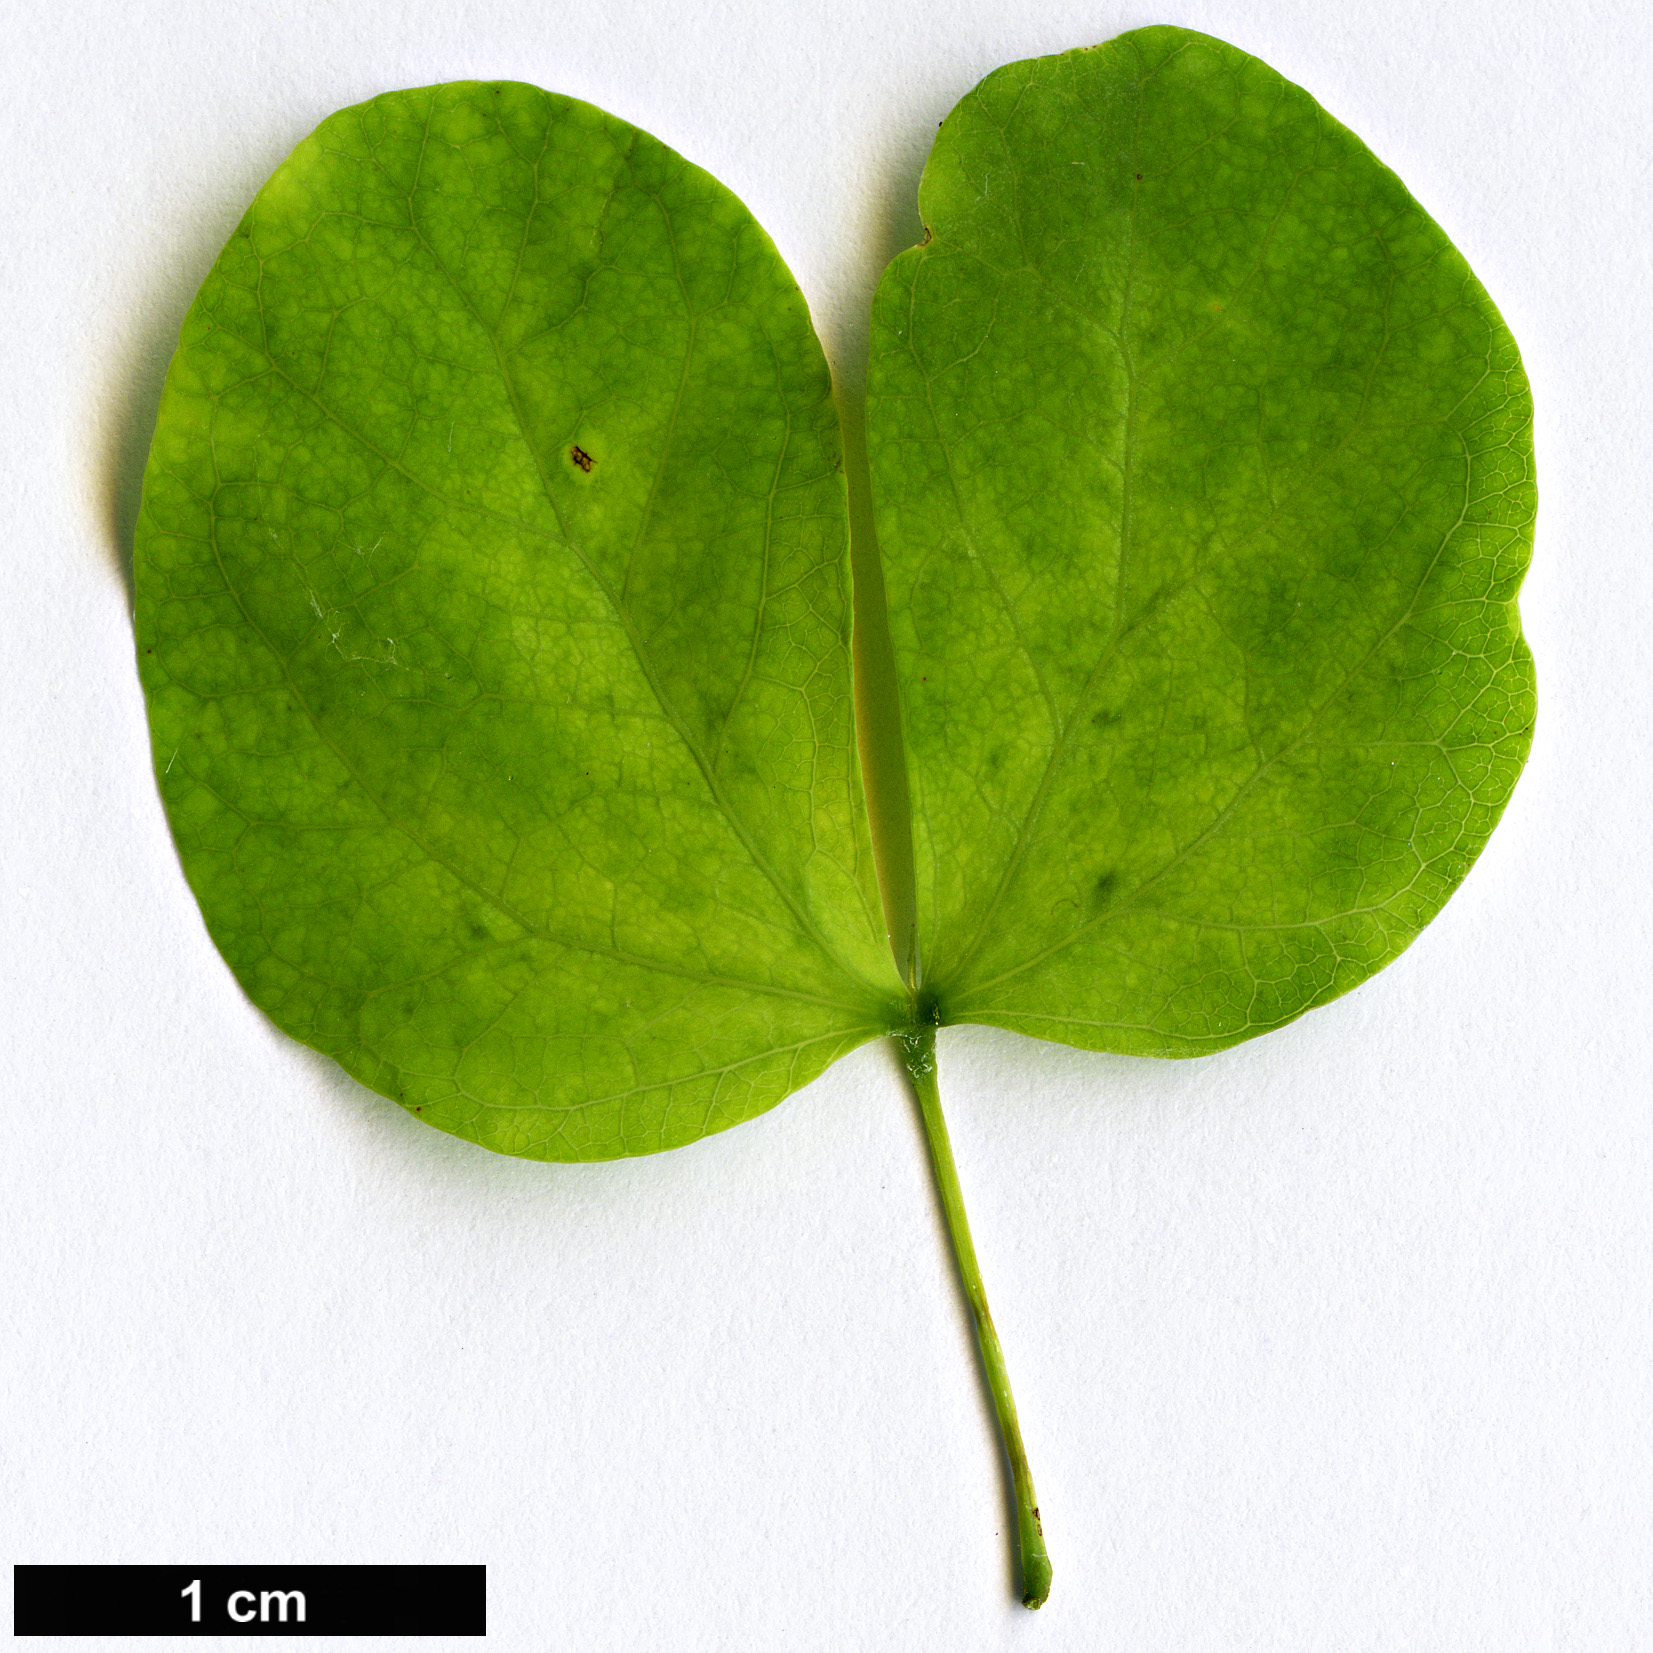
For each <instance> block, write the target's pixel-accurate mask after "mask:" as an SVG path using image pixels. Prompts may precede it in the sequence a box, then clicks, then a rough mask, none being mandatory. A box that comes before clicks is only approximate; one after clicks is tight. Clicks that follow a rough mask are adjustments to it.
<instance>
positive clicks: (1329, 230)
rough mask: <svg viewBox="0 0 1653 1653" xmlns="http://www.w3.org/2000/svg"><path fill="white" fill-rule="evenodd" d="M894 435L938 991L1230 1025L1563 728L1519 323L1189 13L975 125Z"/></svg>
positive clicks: (1301, 97) (1396, 920)
mask: <svg viewBox="0 0 1653 1653" xmlns="http://www.w3.org/2000/svg"><path fill="white" fill-rule="evenodd" d="M919 200H920V209H921V212H922V215H923V218H924V222H925V225H926V229H927V236H926V241H925V244H924V245H922V246H920V247H918V248H915V249H913V250H912V251H909V252H907V253H905V254H903V255H902V256H901V257H900V258H898V259H897V260H896V261H895V262H894V263H893V264H892V265H891V266H890V268H889V270H888V271H887V272H886V273H885V276H884V278H883V281H882V283H881V285H880V287H879V290H878V294H877V299H876V302H875V307H874V338H873V354H872V366H871V372H870V377H869V390H868V443H869V450H870V453H871V462H872V472H873V493H874V499H875V503H876V507H877V524H878V533H879V538H880V543H881V547H882V551H883V558H884V569H885V579H886V583H887V588H888V593H889V611H890V616H891V625H892V630H893V635H894V640H895V651H896V655H897V659H898V661H899V665H900V672H901V680H902V698H903V709H904V715H905V732H906V744H907V762H908V776H909V784H910V789H911V795H912V799H913V830H914V850H915V857H914V858H915V864H916V869H917V877H916V885H917V887H916V903H917V909H918V932H919V937H920V944H921V947H922V950H923V957H922V970H923V980H924V987H925V992H926V995H927V997H928V998H930V999H931V1000H932V1001H933V1002H934V1003H935V1005H936V1006H937V1009H938V1012H939V1019H940V1020H942V1021H944V1022H946V1021H979V1022H990V1023H996V1024H998V1025H1000V1026H1003V1027H1008V1028H1013V1029H1016V1030H1017V1031H1020V1032H1024V1033H1032V1034H1037V1035H1040V1036H1041V1037H1044V1038H1049V1039H1059V1040H1062V1041H1064V1042H1066V1043H1069V1044H1075V1045H1083V1046H1087V1047H1090V1048H1093V1049H1103V1050H1114V1051H1123V1052H1134V1053H1137V1054H1143V1055H1154V1056H1189V1055H1198V1054H1201V1053H1202V1052H1205V1051H1211V1050H1216V1049H1219V1048H1221V1047H1223V1046H1225V1045H1230V1044H1233V1043H1235V1042H1236V1041H1238V1040H1240V1039H1245V1038H1248V1037H1251V1036H1252V1035H1254V1034H1257V1033H1261V1032H1265V1031H1267V1030H1268V1029H1269V1028H1272V1027H1277V1026H1278V1025H1279V1024H1280V1023H1282V1022H1284V1021H1287V1020H1289V1019H1290V1018H1291V1017H1293V1016H1296V1015H1298V1014H1300V1013H1301V1012H1302V1011H1304V1010H1306V1009H1308V1008H1309V1007H1310V1006H1312V1005H1315V1004H1320V1003H1323V1002H1324V1001H1325V1000H1327V999H1330V998H1332V997H1334V996H1336V995H1337V994H1339V993H1342V992H1344V991H1346V990H1347V989H1349V988H1351V987H1353V986H1355V985H1356V984H1357V983H1359V982H1360V981H1362V980H1364V979H1365V978H1366V977H1367V976H1369V975H1370V974H1371V973H1372V972H1373V971H1374V970H1377V969H1378V968H1380V967H1381V966H1382V965H1384V964H1386V963H1387V962H1388V961H1389V960H1390V959H1392V958H1393V957H1394V956H1395V955H1396V954H1397V953H1398V952H1399V951H1400V950H1401V949H1402V948H1403V947H1404V946H1405V945H1406V944H1407V943H1408V942H1409V941H1410V940H1411V939H1412V938H1413V937H1414V936H1415V935H1416V934H1417V932H1418V931H1419V930H1420V929H1421V928H1422V927H1423V925H1425V924H1426V923H1427V922H1428V921H1429V920H1430V918H1432V917H1433V916H1434V914H1435V913H1436V911H1437V910H1438V909H1439V908H1440V906H1441V903H1442V902H1443V901H1444V900H1445V899H1446V897H1447V896H1448V895H1449V894H1450V893H1451V891H1452V890H1453V888H1454V887H1455V886H1456V885H1457V884H1458V882H1459V880H1460V879H1461V878H1462V877H1463V875H1464V873H1465V872H1466V871H1467V869H1468V867H1469V865H1470V863H1471V861H1473V859H1474V858H1475V856H1476V854H1477V853H1478V852H1479V850H1480V848H1481V846H1482V845H1483V843H1484V842H1485V841H1486V838H1487V835H1488V833H1490V831H1491V830H1492V827H1493V825H1494V824H1495V822H1496V821H1497V819H1498V816H1499V813H1500V811H1501V810H1502V809H1503V807H1504V804H1505V802H1506V800H1507V799H1508V797H1509V794H1510V790H1511V788H1512V787H1513V785H1514V783H1515V779H1516V776H1517V774H1518V773H1519V771H1520V768H1521V765H1522V762H1523V761H1524V759H1525V756H1526V752H1527V747H1528V743H1529V739H1530V733H1531V728H1532V720H1533V677H1532V667H1531V659H1530V656H1529V654H1528V653H1527V650H1526V647H1525V645H1524V643H1523V641H1522V639H1521V636H1520V630H1519V624H1518V619H1517V615H1516V608H1515V594H1516V588H1517V586H1518V585H1519V583H1520V580H1521V576H1522V574H1523V572H1524V571H1525V568H1526V564H1527V557H1528V553H1529V550H1530V545H1531V525H1532V519H1533V510H1534V495H1533V474H1532V450H1531V420H1532V413H1531V403H1530V399H1529V396H1528V392H1527V385H1526V380H1525V377H1524V375H1523V374H1522V371H1521V365H1520V359H1519V356H1518V354H1517V352H1516V348H1515V342H1514V340H1513V339H1512V338H1511V337H1510V335H1509V332H1508V330H1507V329H1506V328H1505V327H1504V325H1503V323H1502V321H1501V320H1500V319H1499V316H1498V314H1497V312H1496V310H1494V308H1493V306H1492V304H1491V302H1490V300H1489V299H1488V298H1487V295H1486V293H1485V292H1484V291H1483V290H1482V288H1481V286H1480V284H1479V283H1478V282H1477V281H1476V280H1475V278H1474V276H1473V275H1472V274H1471V273H1470V271H1469V269H1468V267H1467V265H1466V264H1465V263H1464V260H1463V259H1462V258H1461V257H1460V256H1459V254H1458V253H1457V252H1456V250H1455V249H1454V248H1453V246H1452V244H1451V243H1450V242H1449V241H1448V240H1447V238H1446V236H1445V235H1444V234H1443V233H1442V232H1441V230H1440V229H1439V228H1438V227H1437V226H1436V225H1435V224H1434V223H1433V222H1431V220H1430V219H1429V218H1428V216H1427V215H1426V214H1425V213H1424V212H1423V210H1422V209H1421V208H1420V207H1419V206H1418V204H1417V202H1415V201H1414V200H1413V199H1412V197H1411V196H1410V195H1409V194H1408V193H1407V191H1406V189H1405V187H1404V186H1403V185H1402V184H1401V182H1400V180H1399V179H1397V178H1396V177H1395V175H1394V174H1393V173H1392V172H1390V171H1389V170H1388V169H1387V168H1385V167H1384V166H1383V165H1382V164H1381V163H1380V162H1378V161H1377V160H1376V159H1375V158H1374V157H1373V156H1372V154H1371V153H1370V151H1369V150H1367V149H1366V148H1365V146H1364V145H1363V144H1362V143H1361V142H1360V141H1359V139H1358V138H1356V137H1355V136H1354V135H1353V134H1352V133H1350V132H1349V131H1348V130H1347V129H1346V128H1344V127H1342V126H1340V125H1339V124H1338V123H1337V122H1336V121H1335V120H1333V119H1332V118H1331V117H1330V116H1329V115H1327V114H1326V112H1325V111H1324V110H1323V109H1321V108H1320V107H1319V105H1318V104H1316V103H1315V101H1314V100H1313V99H1312V98H1311V97H1310V96H1309V95H1308V94H1307V93H1306V92H1304V91H1303V90H1301V88H1299V87H1296V86H1293V85H1292V84H1291V83H1290V82H1288V81H1286V80H1284V79H1282V78H1281V76H1280V75H1278V74H1277V73H1275V72H1274V71H1273V70H1272V69H1270V68H1268V67H1267V65H1265V64H1263V63H1260V62H1258V61H1257V59H1255V58H1251V57H1247V56H1246V55H1245V54H1244V53H1242V52H1239V51H1237V50H1235V49H1234V48H1233V47H1231V46H1227V45H1224V44H1223V43H1222V42H1220V41H1216V40H1212V39H1209V38H1207V37H1205V36H1202V35H1196V34H1190V33H1188V32H1187V31H1185V30H1180V29H1169V28H1155V29H1143V30H1139V31H1137V32H1136V33H1133V34H1128V35H1124V36H1122V37H1120V38H1119V39H1117V40H1115V41H1113V42H1111V43H1110V44H1108V45H1106V46H1102V47H1098V48H1095V49H1093V50H1087V51H1075V52H1069V53H1066V54H1064V55H1062V56H1060V57H1052V58H1044V59H1040V60H1037V61H1034V62H1027V63H1016V64H1012V65H1010V66H1008V67H1007V68H1004V69H1001V70H999V71H998V72H997V73H996V74H993V75H990V76H989V77H988V78H987V79H986V80H985V81H983V82H982V84H981V85H980V86H978V87H977V88H976V89H975V91H974V92H972V93H971V94H970V95H969V96H968V97H966V98H965V99H964V100H963V101H962V102H961V103H960V104H959V105H958V107H957V108H956V109H955V110H954V111H953V112H952V114H951V115H950V116H949V117H948V119H947V121H946V123H945V124H944V125H943V127H942V130H941V133H940V136H939V137H938V138H937V140H936V144H935V148H934V150H933V152H932V154H931V157H930V161H929V165H928V167H927V168H926V170H925V174H924V180H923V184H922V186H921V189H920V196H919Z"/></svg>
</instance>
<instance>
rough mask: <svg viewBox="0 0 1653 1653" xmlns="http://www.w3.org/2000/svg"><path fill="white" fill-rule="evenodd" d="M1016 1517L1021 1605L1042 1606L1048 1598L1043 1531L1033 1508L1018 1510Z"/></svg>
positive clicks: (1048, 1562)
mask: <svg viewBox="0 0 1653 1653" xmlns="http://www.w3.org/2000/svg"><path fill="white" fill-rule="evenodd" d="M1018 1502H1019V1501H1018ZM1016 1517H1017V1521H1016V1524H1017V1527H1018V1528H1019V1529H1020V1530H1019V1532H1018V1534H1017V1536H1018V1538H1019V1539H1020V1543H1021V1552H1022V1557H1021V1559H1022V1606H1024V1607H1033V1608H1039V1607H1043V1606H1044V1604H1045V1599H1046V1598H1047V1597H1048V1596H1049V1595H1050V1556H1049V1555H1048V1554H1046V1552H1045V1529H1044V1526H1043V1525H1042V1524H1041V1522H1040V1520H1039V1510H1038V1507H1037V1506H1036V1505H1035V1506H1032V1507H1030V1508H1028V1509H1025V1510H1024V1509H1020V1508H1019V1509H1018V1510H1017V1511H1016Z"/></svg>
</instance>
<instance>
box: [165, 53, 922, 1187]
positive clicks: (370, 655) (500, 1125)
mask: <svg viewBox="0 0 1653 1653" xmlns="http://www.w3.org/2000/svg"><path fill="white" fill-rule="evenodd" d="M839 465H840V461H839V443H838V433H837V420H836V416H835V413H834V410H833V405H832V400H831V386H830V382H829V379H828V374H827V369H826V364H825V361H824V359H823V358H822V355H821V352H820V347H819V345H818V344H817V342H816V339H815V336H814V334H813V332H812V331H811V328H810V325H809V319H808V313H807V311H806V308H805V305H804V302H803V299H802V297H801V296H800V294H799V293H798V290H797V287H796V285H795V284H794V283H793V281H792V279H791V277H790V276H789V274H788V273H787V271H786V268H785V266H784V265H783V264H782V263H781V260H780V257H779V255H778V254H777V253H776V251H775V249H774V247H773V245H772V244H771V243H770V241H769V239H768V238H767V236H765V235H764V233H763V231H762V230H761V229H760V228H759V227H758V226H757V224H756V223H755V222H754V221H753V219H752V218H751V216H750V214H748V213H747V211H746V210H745V208H744V207H742V206H741V204H740V203H739V202H738V201H736V200H735V198H734V197H733V196H732V195H730V194H729V192H728V191H727V190H726V189H724V188H723V187H722V186H721V185H719V184H718V183H717V182H716V181H715V180H713V179H711V178H709V177H708V176H707V175H706V174H705V173H704V172H701V171H699V170H698V169H696V168H695V167H693V166H690V165H689V164H688V163H687V162H685V161H684V160H683V159H682V158H681V157H679V156H677V155H675V154H674V153H672V151H670V150H669V149H667V148H665V147H664V146H663V145H661V144H659V143H657V142H656V141H655V140H654V139H652V138H650V137H648V136H647V135H646V134H644V133H641V132H639V131H637V130H636V129H635V128H634V127H630V126H628V125H626V124H625V123H624V122H622V121H618V120H615V119H614V118H613V117H611V116H608V115H604V114H602V113H601V112H599V111H598V110H595V109H592V108H590V107H589V106H587V105H584V104H580V103H576V102H574V101H572V100H570V99H567V98H559V97H554V96H551V95H549V94H547V93H544V92H541V91H538V90H536V89H534V88H532V87H527V86H520V85H509V84H506V85H475V84H461V85H453V86H442V87H434V88H428V89H425V90H422V91H412V92H401V93H393V94H389V95H387V96H384V97H380V98H376V99H374V100H373V101H372V102H371V103H367V104H363V105H361V106H359V107H357V108H353V109H346V110H344V111H342V112H341V113H339V114H337V115H335V116H333V117H332V118H331V119H330V120H328V121H326V122H325V123H323V125H322V126H321V127H320V128H318V130H317V131H316V132H315V133H314V134H313V135H312V136H311V137H310V138H308V139H307V140H306V141H305V142H304V143H302V144H301V145H300V146H299V147H298V149H297V150H296V151H295V152H294V153H293V155H292V156H291V158H290V159H289V160H288V161H287V162H286V163H285V164H284V165H283V166H282V167H281V168H280V170H279V171H278V172H277V173H276V174H275V175H274V177H272V178H271V179H270V181H269V183H268V184H267V185H265V187H264V189H263V190H262V191H261V192H260V193H259V196H258V198H257V200H256V201H255V202H254V203H253V205H252V207H251V209H250V210H249V211H248V213H247V215H246V217H245V219H244V220H243V222H242V223H241V225H240V227H239V228H238V229H237V231H236V232H235V235H234V236H233V237H232V239H231V240H230V243H229V245H228V246H227V247H226V248H225V249H224V252H223V255H222V256H221V257H220V258H219V260H218V263H217V265H216V266H215V267H214V269H213V271H212V274H211V275H210V276H209V277H208V279H207V282H206V284H205V286H204V287H203V288H202V289H201V293H200V295H199V297H198V298H197V299H196V301H195V304H194V306H193V308H192V309H191V310H190V313H189V316H188V319H187V320H186V322H185V324H184V329H183V337H182V342H181V344H180V347H179V351H178V354H177V357H176V359H175V360H174V362H173V365H172V368H171V371H170V373H169V375H168V379H167V385H166V391H165V396H164V400H163V403H162V407H161V413H160V420H159V427H158V430H157V432H156V437H155V443H154V448H153V451H152V454H151V458H150V463H149V469H148V472H147V475H146V479H145V492H144V504H143V513H142V522H141V526H140V530H139V537H138V546H137V555H136V574H137V585H138V613H137V627H138V636H139V645H140V659H141V661H142V664H143V672H144V681H145V685H146V687H147V689H148V692H149V697H150V710H151V720H152V726H153V733H154V743H155V755H156V763H157V768H158V769H159V771H160V773H161V785H162V789H163V792H164V794H165V798H166V803H167V808H168V810H169V811H170V813H171V817H172V822H173V828H174V832H175V834H176V837H177V841H178V846H179V850H180V853H181V855H182V858H183V862H184V866H185V869H186V871H187V873H188V876H189V879H190V882H191V884H192V886H193V888H194V890H195V893H196V895H197V896H198V898H199V899H200V902H201V907H202V910H203V912H204V913H205V915H206V919H207V923H208V925H209V927H210V929H211V931H212V935H213V938H214V940H215V941H216V942H217V943H218V946H219V947H220V949H221V950H222V951H223V953H224V955H225V957H226V958H227V959H228V960H229V962H230V964H231V966H232V968H233V969H234V970H235V972H236V975H237V976H238V977H239V978H240V980H241V982H242V984H243V985H244V987H245V988H246V990H247V992H248V993H249V994H250V995H251V997H252V998H253V999H254V1001H255V1002H256V1003H257V1004H259V1005H260V1006H261V1007H262V1008H263V1009H264V1010H265V1011H266V1012H267V1013H268V1014H269V1015H270V1016H271V1017H272V1018H273V1019H274V1020H275V1021H276V1022H277V1023H278V1024H279V1025H280V1026H281V1027H282V1028H284V1029H285V1030H286V1031H287V1032H289V1033H291V1034H292V1035H294V1036H295V1037H296V1038H299V1039H302V1040H304V1041H305V1042H307V1043H309V1044H311V1045H314V1046H315V1047H316V1048H317V1049H319V1050H322V1051H325V1052H326V1053H327V1054H328V1055H330V1056H333V1057H336V1058H337V1059H338V1060H339V1061H340V1062H341V1063H342V1064H343V1065H344V1066H345V1067H346V1068H348V1069H349V1070H350V1071H351V1072H352V1073H353V1074H355V1075H356V1076H357V1077H358V1078H359V1079H361V1080H363V1081H364V1082H365V1083H367V1084H369V1085H372V1086H374V1087H376V1088H377V1089H379V1090H381V1091H384V1092H385V1093H386V1094H388V1095H390V1096H394V1097H396V1098H397V1099H398V1100H399V1101H401V1102H402V1103H404V1105H406V1106H407V1107H409V1108H411V1109H413V1110H415V1111H417V1112H419V1113H420V1115H421V1117H422V1118H424V1119H426V1120H428V1121H429V1122H430V1123H432V1124H435V1125H440V1126H442V1127H443V1128H445V1129H447V1130H451V1131H456V1132H458V1133H459V1134H461V1135H464V1136H468V1137H471V1138H472V1139H474V1140H475V1141H478V1142H481V1143H483V1144H485V1145H486V1146H487V1147H490V1148H495V1149H500V1150H502V1151H505V1152H510V1153H518V1154H527V1155H532V1156H537V1157H545V1158H556V1159H579V1158H595V1157H606V1156H612V1155H615V1154H628V1153H646V1152H649V1151H652V1150H655V1149H660V1148H669V1147H672V1146H674V1145H675V1144H678V1143H682V1142H687V1141H689V1140H691V1139H693V1138H695V1137H699V1136H701V1135H704V1134H705V1133H707V1132H708V1131H715V1130H719V1129H722V1128H723V1127H725V1126H728V1125H732V1124H735V1123H737V1122H738V1121H740V1120H742V1119H746V1118H749V1117H751V1115H753V1114H754V1113H757V1112H760V1111H761V1110H763V1109H764V1108H767V1107H770V1106H772V1105H773V1104H774V1103H775V1102H777V1101H779V1100H780V1099H781V1098H782V1097H783V1096H785V1095H786V1094H787V1093H788V1092H790V1091H791V1090H793V1089H795V1088H796V1087H797V1086H799V1085H801V1084H803V1083H805V1082H806V1081H807V1080H809V1079H810V1078H812V1077H813V1076H814V1075H815V1074H817V1073H819V1072H820V1071H821V1070H822V1069H823V1068H824V1067H826V1066H827V1065H828V1064H829V1063H830V1062H831V1061H832V1060H833V1059H834V1058H835V1057H837V1056H839V1055H841V1054H842V1053H843V1052H844V1051H846V1050H848V1049H850V1048H851V1047H853V1046H854V1045H856V1044H858V1043H860V1042H861V1041H863V1040H865V1039H867V1038H869V1037H871V1036H872V1035H873V1034H875V1033H877V1032H880V1031H882V1030H883V1029H884V1028H885V1027H887V1026H888V1025H889V1023H890V1018H891V1011H890V1008H889V1006H890V1004H891V1003H893V1002H894V1001H895V1000H896V998H897V997H898V993H899V983H898V982H897V980H896V977H895V974H894V970H893V966H892V962H891V959H890V955H889V952H888V948H887V945H886V942H885V936H884V929H883V923H882V918H881V916H880V914H879V910H878V895H877V890H876V885H875V881H874V877H873V870H872V860H871V854H870V846H869V843H868V838H867V828H866V815H865V810H864V807H863V804H862V800H861V795H860V790H859V782H858V778H857V771H856V763H855V749H854V724H853V706H852V699H851V679H850V660H849V649H848V640H849V639H848V632H849V600H848V591H847V567H846V551H845V541H846V507H845V500H844V484H843V479H842V475H841V472H840V468H839Z"/></svg>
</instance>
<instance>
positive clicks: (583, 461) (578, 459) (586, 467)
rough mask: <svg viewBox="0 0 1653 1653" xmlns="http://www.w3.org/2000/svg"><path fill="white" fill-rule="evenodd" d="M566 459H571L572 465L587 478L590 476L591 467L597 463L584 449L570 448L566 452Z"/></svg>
mask: <svg viewBox="0 0 1653 1653" xmlns="http://www.w3.org/2000/svg"><path fill="white" fill-rule="evenodd" d="M568 457H569V458H570V459H572V460H573V461H574V463H575V464H576V465H578V466H579V467H580V469H581V470H582V471H584V472H585V473H586V475H587V476H589V475H590V474H591V467H592V466H593V465H595V464H596V463H597V462H596V460H594V459H593V458H592V457H591V455H590V454H588V453H587V452H586V451H585V449H584V448H570V449H569V450H568Z"/></svg>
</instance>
